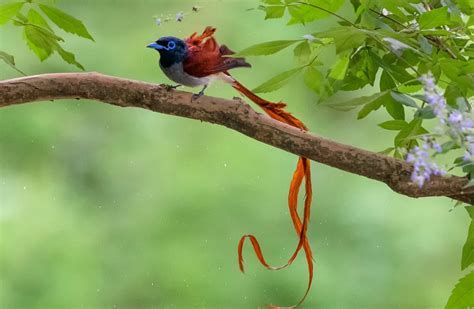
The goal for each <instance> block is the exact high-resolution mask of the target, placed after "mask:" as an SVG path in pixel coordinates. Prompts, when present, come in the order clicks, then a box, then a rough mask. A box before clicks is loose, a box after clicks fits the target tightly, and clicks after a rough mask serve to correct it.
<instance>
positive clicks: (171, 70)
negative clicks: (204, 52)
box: [160, 62, 211, 87]
mask: <svg viewBox="0 0 474 309" xmlns="http://www.w3.org/2000/svg"><path fill="white" fill-rule="evenodd" d="M160 67H161V69H162V70H163V72H164V73H165V75H166V76H167V77H168V78H169V79H171V80H172V81H174V82H176V83H178V84H180V85H184V86H188V87H196V86H203V85H207V84H209V82H210V81H211V78H209V77H194V76H191V75H189V74H188V73H186V72H184V70H183V63H181V62H180V63H175V64H173V65H172V66H170V67H167V68H164V67H162V66H161V64H160Z"/></svg>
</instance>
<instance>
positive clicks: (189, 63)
mask: <svg viewBox="0 0 474 309" xmlns="http://www.w3.org/2000/svg"><path fill="white" fill-rule="evenodd" d="M215 32H216V28H213V27H210V26H208V27H206V28H205V29H204V31H203V32H202V34H197V32H195V33H193V34H192V35H191V36H189V37H188V38H185V39H180V38H177V37H173V36H164V37H161V38H159V39H158V40H156V41H154V42H152V43H150V44H148V45H147V47H148V48H152V49H154V50H156V51H158V52H159V54H160V60H159V65H160V68H161V70H162V71H163V73H164V74H165V75H166V76H167V77H168V78H169V79H170V80H172V81H173V82H175V83H177V85H174V86H170V87H169V88H170V89H171V88H176V87H179V86H181V85H184V86H188V87H198V86H201V87H202V89H201V90H200V91H199V92H198V93H197V94H195V95H193V100H198V99H199V97H201V96H202V95H203V94H204V91H205V90H206V88H207V86H208V85H209V84H210V83H211V82H212V81H214V80H222V81H224V82H225V83H227V84H230V85H231V86H232V87H233V88H235V89H236V90H237V91H238V92H240V93H241V94H243V95H244V96H246V97H247V98H248V99H250V100H251V101H252V102H254V103H255V104H257V105H258V106H259V107H260V108H261V109H262V110H263V111H264V112H265V113H266V114H267V115H268V116H270V117H271V118H273V119H275V120H277V121H280V122H283V123H286V124H288V125H290V126H293V127H296V128H299V129H301V130H303V131H307V130H308V129H307V127H306V126H305V124H304V123H303V122H301V121H300V120H299V119H298V118H296V117H295V116H293V115H292V114H291V113H289V112H287V111H286V110H285V107H286V104H285V103H282V102H278V103H274V102H270V101H267V100H265V99H263V98H261V97H260V96H258V95H256V94H255V93H254V92H252V91H251V90H250V89H248V88H247V87H245V86H244V85H242V84H241V83H240V82H239V81H237V80H236V79H235V78H234V77H232V75H231V74H230V73H229V70H231V69H235V68H250V67H251V65H250V64H249V63H248V62H247V61H246V60H245V59H244V58H242V57H238V56H237V57H235V56H234V57H229V56H230V55H233V54H235V53H234V52H233V51H232V50H231V49H230V48H228V47H227V46H226V45H219V44H218V43H217V41H216V39H215V38H214V33H215ZM303 180H304V183H305V185H304V187H305V193H306V194H305V199H304V208H303V215H302V217H303V220H301V217H300V214H299V213H298V194H299V191H300V187H301V185H302V182H303ZM312 196H313V194H312V184H311V171H310V161H309V159H307V158H305V157H299V159H298V163H297V166H296V170H295V171H294V173H293V178H292V180H291V183H290V189H289V193H288V207H289V213H290V217H291V220H292V222H293V226H294V228H295V231H296V234H297V236H298V239H299V241H298V245H297V246H296V249H295V250H294V252H293V254H292V256H291V257H290V258H289V259H288V261H287V262H286V263H285V264H284V265H281V266H271V265H269V264H268V263H267V261H266V259H265V258H264V255H263V252H262V250H261V247H260V244H259V242H258V240H257V238H256V237H255V236H254V235H252V234H247V235H244V236H242V237H241V239H240V241H239V243H238V248H237V250H238V263H239V268H240V271H241V272H244V260H243V246H244V243H245V241H246V240H247V239H248V240H250V242H251V244H252V246H253V249H254V251H255V254H256V256H257V258H258V260H259V261H260V263H261V264H262V265H263V266H264V267H266V268H267V269H269V270H278V269H282V268H285V267H287V266H289V265H291V264H292V262H293V261H294V260H295V258H296V257H297V255H298V253H299V252H300V250H301V249H303V250H304V252H305V257H306V262H307V266H308V277H309V278H308V284H307V288H306V292H305V294H304V295H303V297H302V298H301V299H300V300H299V301H298V302H297V303H296V304H295V305H293V306H290V308H294V307H297V306H299V305H301V304H302V303H303V302H304V300H305V298H306V297H307V295H308V293H309V291H310V288H311V284H312V280H313V255H312V251H311V247H310V244H309V241H308V237H307V229H308V224H309V217H310V211H311V203H312ZM270 308H283V307H278V306H273V305H270Z"/></svg>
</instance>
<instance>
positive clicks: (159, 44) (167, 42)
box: [147, 36, 188, 68]
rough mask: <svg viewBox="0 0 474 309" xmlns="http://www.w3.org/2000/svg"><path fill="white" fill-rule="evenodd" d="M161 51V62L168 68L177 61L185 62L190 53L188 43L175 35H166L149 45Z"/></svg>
mask: <svg viewBox="0 0 474 309" xmlns="http://www.w3.org/2000/svg"><path fill="white" fill-rule="evenodd" d="M147 47H149V48H153V49H155V50H157V51H158V52H159V53H160V64H161V65H162V66H163V67H165V68H167V67H169V66H171V65H173V64H175V63H179V62H183V61H184V60H185V59H186V56H187V55H188V48H187V47H186V43H185V42H184V41H183V40H181V39H178V38H175V37H173V36H164V37H162V38H159V39H158V40H156V42H153V43H151V44H149V45H147Z"/></svg>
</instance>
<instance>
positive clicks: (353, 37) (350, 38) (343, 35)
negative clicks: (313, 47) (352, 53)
mask: <svg viewBox="0 0 474 309" xmlns="http://www.w3.org/2000/svg"><path fill="white" fill-rule="evenodd" d="M313 35H314V36H315V37H318V38H333V40H334V44H335V45H336V53H337V54H339V53H341V52H343V51H345V50H347V49H351V48H356V47H359V46H361V45H362V43H364V41H365V39H366V38H367V34H366V33H365V32H362V31H361V30H360V29H356V28H354V27H352V26H348V27H337V28H333V29H330V30H328V31H324V32H318V33H314V34H313Z"/></svg>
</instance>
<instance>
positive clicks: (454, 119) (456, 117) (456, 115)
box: [448, 110, 463, 124]
mask: <svg viewBox="0 0 474 309" xmlns="http://www.w3.org/2000/svg"><path fill="white" fill-rule="evenodd" d="M448 120H449V122H450V123H451V124H458V123H460V122H461V121H462V120H463V117H462V113H461V112H460V111H458V110H454V111H452V112H451V114H449V117H448Z"/></svg>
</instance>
